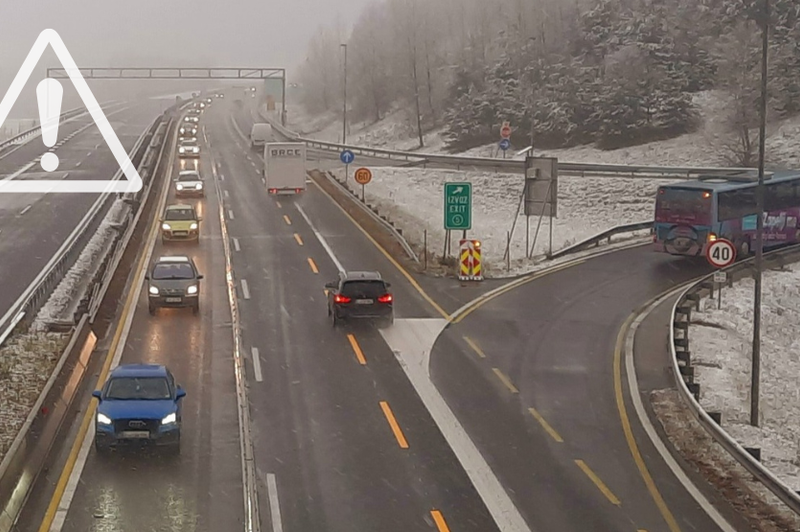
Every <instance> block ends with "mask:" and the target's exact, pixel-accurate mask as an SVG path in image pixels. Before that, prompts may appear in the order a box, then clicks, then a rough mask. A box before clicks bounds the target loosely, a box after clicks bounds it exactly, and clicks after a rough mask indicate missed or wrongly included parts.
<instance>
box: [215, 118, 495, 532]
mask: <svg viewBox="0 0 800 532" xmlns="http://www.w3.org/2000/svg"><path fill="white" fill-rule="evenodd" d="M211 113H212V114H211V117H213V119H214V122H213V127H212V128H211V129H210V131H211V133H210V135H209V137H210V141H211V144H212V153H213V155H214V157H215V158H216V159H217V160H218V161H219V163H220V168H219V173H220V176H221V177H223V178H224V180H223V181H221V183H223V184H224V188H225V190H226V191H227V192H226V193H228V194H229V197H228V198H227V199H226V208H227V209H228V210H229V211H230V212H229V217H230V220H229V222H228V224H229V231H230V233H231V236H232V237H233V239H234V240H233V243H234V250H238V251H234V257H233V263H234V267H235V270H236V274H237V278H238V279H239V295H240V298H241V307H240V309H241V313H242V320H243V322H242V327H243V345H244V346H245V350H246V351H247V352H248V353H250V354H251V365H250V367H249V369H250V370H251V371H250V372H249V377H250V378H251V382H250V386H251V388H250V401H251V404H252V415H253V425H254V426H253V429H254V434H255V450H256V463H257V465H258V468H259V471H260V474H261V476H262V478H268V477H267V475H275V477H274V478H275V479H276V486H277V491H278V494H279V500H280V509H281V517H282V520H283V527H284V530H297V531H299V530H325V531H330V532H336V531H341V532H345V531H347V532H351V531H354V530H387V531H389V530H392V531H395V530H396V531H398V532H401V531H409V530H437V527H440V526H444V525H437V524H436V521H437V520H441V523H446V524H447V525H449V527H450V529H451V530H480V531H482V532H483V531H485V532H491V531H492V530H496V529H497V528H496V527H495V525H494V523H493V521H492V518H491V516H490V515H489V514H488V512H487V510H486V508H485V506H484V505H483V503H482V501H481V499H480V498H479V497H478V495H477V493H476V492H475V489H474V488H473V487H472V485H471V484H470V481H469V479H468V477H467V475H466V474H465V472H464V471H463V469H462V468H461V466H460V464H459V463H458V462H457V460H456V458H455V456H454V455H453V452H452V451H451V450H450V449H449V447H448V445H447V443H446V441H445V440H444V438H443V437H442V435H441V434H440V433H439V431H438V429H437V427H436V425H435V424H434V422H433V420H432V419H431V417H430V416H429V415H428V413H427V411H426V410H425V407H424V405H423V404H422V403H421V401H420V400H419V398H418V397H417V396H416V394H415V392H414V389H413V388H412V387H411V385H410V384H409V382H408V380H407V379H406V378H405V376H404V374H403V371H402V369H401V368H400V366H399V365H398V364H397V362H396V360H395V358H394V356H393V354H392V352H391V350H390V349H389V348H388V346H387V345H386V343H385V342H384V341H383V339H382V337H381V335H380V333H379V332H378V331H377V330H375V329H373V328H372V327H370V326H367V325H364V326H354V327H353V328H349V329H344V330H342V331H339V330H334V329H333V328H332V326H331V324H330V321H329V319H328V317H327V313H326V306H325V301H326V300H325V294H324V292H323V290H324V284H325V283H326V282H328V281H331V280H334V279H335V278H336V275H337V271H338V270H337V264H336V262H334V258H333V257H335V260H336V261H337V262H338V263H339V264H340V265H341V266H342V267H343V268H345V269H373V270H379V271H381V272H382V273H383V274H384V276H385V277H386V278H387V279H388V280H389V281H390V282H392V283H393V290H394V291H395V297H396V301H397V304H396V307H395V310H396V313H397V318H398V319H404V318H428V317H431V316H433V314H432V312H433V311H432V309H431V308H430V306H429V305H427V303H426V302H425V300H424V299H423V298H422V296H421V295H420V294H419V293H417V292H416V291H415V290H414V289H413V288H411V286H410V285H409V284H408V282H407V281H406V280H405V279H404V278H403V277H402V276H401V275H400V274H399V272H398V271H397V270H396V269H395V268H394V267H393V266H392V264H391V263H390V262H389V260H388V259H387V258H386V257H384V256H383V255H382V254H381V253H380V252H379V251H378V250H377V249H376V248H375V247H374V246H373V245H372V244H371V243H370V242H369V241H368V239H367V238H366V237H365V236H363V235H362V234H361V233H360V232H359V231H358V230H357V229H356V228H355V227H354V226H353V225H352V223H351V222H350V221H349V220H348V219H347V218H346V217H345V216H344V215H343V214H342V212H341V211H340V210H339V209H338V207H336V206H335V205H334V204H333V203H332V202H331V201H330V200H329V199H328V198H326V197H325V196H324V195H323V194H322V193H321V192H320V190H318V189H317V188H316V187H315V186H314V185H311V184H310V185H309V188H308V191H307V192H306V193H305V195H304V196H303V197H302V198H299V199H295V198H286V199H277V200H275V199H271V198H269V196H268V195H267V194H266V191H265V190H264V186H263V184H262V182H261V175H260V174H259V172H258V169H257V163H256V159H255V156H254V155H251V154H250V153H249V151H248V146H247V145H246V141H245V140H244V139H242V138H241V137H240V136H239V135H238V133H237V132H236V131H235V128H233V126H232V124H231V122H230V120H229V118H228V116H227V115H226V114H225V112H224V111H220V110H219V109H216V110H215V109H214V108H212V111H211ZM306 217H307V219H306ZM315 231H318V232H319V235H320V236H321V238H322V239H323V241H324V242H325V245H327V246H328V247H329V248H330V251H331V254H329V253H328V252H327V251H326V249H325V248H324V247H323V245H322V243H321V242H320V240H319V239H318V238H317V236H316V235H315ZM245 285H246V287H247V288H246V291H245ZM253 357H255V359H257V360H258V361H259V363H258V365H254V364H252V362H253V360H255V359H254V358H253ZM360 358H361V361H360ZM362 362H363V364H362ZM390 420H391V421H390ZM405 444H407V448H406V447H404V445H405ZM261 495H262V496H263V500H262V501H261V508H262V509H265V508H268V507H269V500H268V495H269V492H268V490H264V491H262V493H261ZM262 513H263V514H264V520H266V519H267V517H266V512H262ZM438 530H445V529H444V528H438Z"/></svg>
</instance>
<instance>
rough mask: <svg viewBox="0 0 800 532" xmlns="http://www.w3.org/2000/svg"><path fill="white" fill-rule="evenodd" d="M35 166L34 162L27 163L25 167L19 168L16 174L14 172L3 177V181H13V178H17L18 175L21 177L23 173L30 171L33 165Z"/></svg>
mask: <svg viewBox="0 0 800 532" xmlns="http://www.w3.org/2000/svg"><path fill="white" fill-rule="evenodd" d="M35 164H36V161H32V162H29V163H28V164H26V165H25V166H23V167H22V168H20V169H19V170H17V171H16V172H14V173H13V174H11V175H9V176H6V177H4V178H3V181H10V180H11V179H15V178H17V177H19V176H20V175H22V174H24V173H25V172H27V171H28V170H30V169H31V168H32V167H33V165H35Z"/></svg>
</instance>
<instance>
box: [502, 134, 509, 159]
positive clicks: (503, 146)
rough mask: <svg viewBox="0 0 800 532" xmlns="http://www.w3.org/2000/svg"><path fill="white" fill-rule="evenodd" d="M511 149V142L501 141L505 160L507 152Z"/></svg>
mask: <svg viewBox="0 0 800 532" xmlns="http://www.w3.org/2000/svg"><path fill="white" fill-rule="evenodd" d="M510 147H511V141H510V140H508V139H503V140H501V141H500V149H501V150H503V159H505V158H506V150H508V148H510Z"/></svg>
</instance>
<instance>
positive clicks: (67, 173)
mask: <svg viewBox="0 0 800 532" xmlns="http://www.w3.org/2000/svg"><path fill="white" fill-rule="evenodd" d="M68 177H69V172H64V175H62V176H61V179H66V178H68Z"/></svg>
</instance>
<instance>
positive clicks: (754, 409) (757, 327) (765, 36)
mask: <svg viewBox="0 0 800 532" xmlns="http://www.w3.org/2000/svg"><path fill="white" fill-rule="evenodd" d="M769 17H770V9H769V0H764V11H763V13H762V14H761V17H759V18H761V19H762V20H761V106H760V107H761V109H760V117H759V118H760V124H759V133H758V187H757V189H756V211H757V212H758V217H757V218H756V272H755V294H754V296H753V360H752V371H751V374H750V425H752V426H754V427H757V426H758V418H759V395H760V381H761V269H762V267H763V257H764V253H763V250H762V248H763V243H764V152H765V151H766V138H765V137H766V135H767V59H768V52H769Z"/></svg>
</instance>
